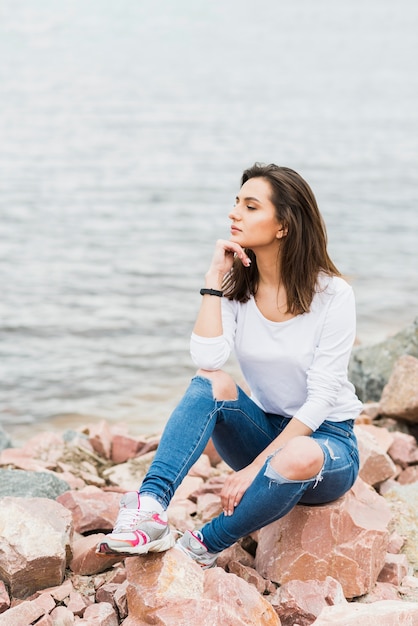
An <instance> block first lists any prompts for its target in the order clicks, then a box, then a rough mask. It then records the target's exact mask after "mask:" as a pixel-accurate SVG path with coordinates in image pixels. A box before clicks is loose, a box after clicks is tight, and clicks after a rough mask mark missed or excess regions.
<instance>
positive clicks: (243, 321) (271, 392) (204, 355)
mask: <svg viewBox="0 0 418 626" xmlns="http://www.w3.org/2000/svg"><path fill="white" fill-rule="evenodd" d="M222 324H223V334H222V335H221V336H219V337H210V338H209V337H201V336H199V335H196V334H195V333H192V337H191V342H190V351H191V356H192V359H193V361H194V363H195V364H196V365H197V366H198V367H200V368H203V369H207V370H217V369H220V368H222V367H223V365H224V364H225V363H226V361H227V359H228V358H229V356H230V354H231V351H232V350H234V351H235V354H236V357H237V360H238V362H239V364H240V367H241V370H242V373H243V375H244V377H245V380H246V382H247V383H248V385H249V387H250V389H251V397H252V399H253V400H254V401H255V402H256V403H257V404H258V405H259V406H260V407H261V408H262V409H263V410H264V411H266V412H267V413H274V414H276V415H282V416H284V417H289V418H290V417H296V418H297V419H298V420H299V421H301V422H303V423H304V424H306V426H308V427H309V428H310V429H311V430H313V431H314V430H316V429H317V428H318V427H319V426H320V425H321V423H322V422H323V421H324V420H329V421H332V422H341V421H344V420H347V419H355V418H356V417H357V416H358V414H359V413H360V411H361V408H362V405H361V402H360V401H359V399H358V398H357V396H356V394H355V391H354V386H353V385H352V384H351V383H350V382H349V380H348V378H347V368H348V362H349V358H350V354H351V349H352V347H353V343H354V339H355V332H356V314H355V302H354V294H353V290H352V288H351V287H350V285H348V283H346V281H345V280H343V279H342V278H340V277H337V276H334V277H329V276H325V275H321V276H320V278H319V281H318V290H317V292H316V293H315V295H314V298H313V300H312V304H311V309H310V311H309V312H308V313H304V314H302V315H297V316H296V317H293V318H291V319H289V320H287V321H285V322H272V321H270V320H268V319H266V318H265V317H264V316H263V315H262V313H261V312H260V310H259V309H258V307H257V305H256V302H255V300H254V298H253V297H251V298H250V299H249V300H248V301H247V302H245V303H244V304H242V303H240V302H237V301H235V300H228V299H227V298H223V299H222Z"/></svg>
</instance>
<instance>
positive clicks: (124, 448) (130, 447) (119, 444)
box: [111, 434, 146, 465]
mask: <svg viewBox="0 0 418 626" xmlns="http://www.w3.org/2000/svg"><path fill="white" fill-rule="evenodd" d="M145 444H146V439H135V438H134V437H129V436H128V435H120V434H117V435H113V437H112V448H111V459H112V463H114V464H115V465H118V464H119V463H125V462H126V461H127V460H128V459H133V458H135V457H136V456H138V454H139V453H140V451H141V450H142V448H143V447H144V446H145Z"/></svg>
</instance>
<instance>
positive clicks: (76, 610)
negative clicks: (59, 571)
mask: <svg viewBox="0 0 418 626" xmlns="http://www.w3.org/2000/svg"><path fill="white" fill-rule="evenodd" d="M90 604H92V601H91V600H90V599H89V598H87V597H86V596H84V595H83V594H81V593H80V592H79V591H72V592H71V593H70V599H69V602H68V604H67V609H69V610H70V611H71V613H73V614H74V615H79V616H80V617H81V616H83V615H84V612H85V610H86V608H87V607H88V606H90Z"/></svg>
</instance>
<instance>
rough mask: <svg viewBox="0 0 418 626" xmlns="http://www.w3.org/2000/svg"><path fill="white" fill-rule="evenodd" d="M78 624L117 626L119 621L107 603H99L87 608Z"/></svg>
mask: <svg viewBox="0 0 418 626" xmlns="http://www.w3.org/2000/svg"><path fill="white" fill-rule="evenodd" d="M78 623H79V624H85V625H86V626H87V625H88V626H118V624H119V620H118V618H117V615H116V611H115V609H114V608H113V606H112V605H111V604H109V603H108V602H100V603H99V604H92V605H90V606H88V607H87V609H86V610H85V613H84V617H83V619H82V620H80V621H79V622H78Z"/></svg>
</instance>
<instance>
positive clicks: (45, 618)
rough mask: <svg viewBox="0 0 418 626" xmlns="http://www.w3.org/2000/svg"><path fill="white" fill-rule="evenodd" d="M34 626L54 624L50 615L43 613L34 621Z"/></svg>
mask: <svg viewBox="0 0 418 626" xmlns="http://www.w3.org/2000/svg"><path fill="white" fill-rule="evenodd" d="M36 626H56V624H55V625H54V621H53V619H52V617H51V616H50V615H44V616H43V617H41V619H39V620H38V621H37V622H36Z"/></svg>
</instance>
